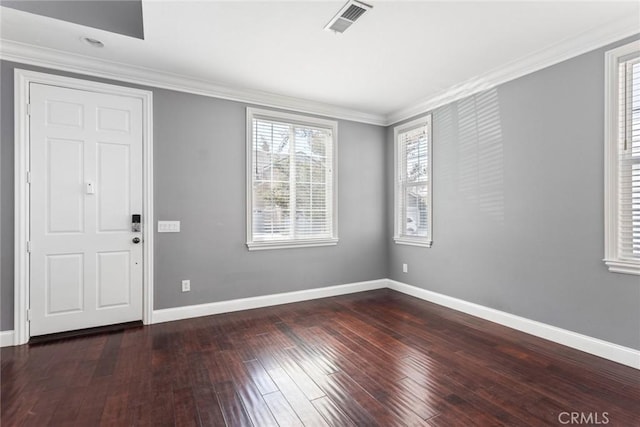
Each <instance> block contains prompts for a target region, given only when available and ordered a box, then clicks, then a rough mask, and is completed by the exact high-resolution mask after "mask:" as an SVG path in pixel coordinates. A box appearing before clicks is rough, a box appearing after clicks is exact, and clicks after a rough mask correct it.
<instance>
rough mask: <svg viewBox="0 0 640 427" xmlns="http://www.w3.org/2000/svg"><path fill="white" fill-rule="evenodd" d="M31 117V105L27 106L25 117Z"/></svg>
mask: <svg viewBox="0 0 640 427" xmlns="http://www.w3.org/2000/svg"><path fill="white" fill-rule="evenodd" d="M30 115H31V104H27V116H30Z"/></svg>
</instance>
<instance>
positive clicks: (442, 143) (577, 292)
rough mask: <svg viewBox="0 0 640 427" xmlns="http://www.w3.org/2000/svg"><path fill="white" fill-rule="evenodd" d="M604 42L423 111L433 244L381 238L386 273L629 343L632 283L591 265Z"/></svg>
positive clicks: (635, 340) (635, 286) (634, 322)
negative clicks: (427, 122)
mask: <svg viewBox="0 0 640 427" xmlns="http://www.w3.org/2000/svg"><path fill="white" fill-rule="evenodd" d="M636 38H637V37H636ZM628 41H630V40H627V42H628ZM618 44H621V43H618ZM611 47H612V46H610V47H608V48H606V49H609V48H611ZM606 49H598V50H596V51H593V52H590V53H587V54H584V55H581V56H579V57H576V58H573V59H570V60H568V61H565V62H562V63H560V64H557V65H555V66H552V67H549V68H546V69H544V70H541V71H538V72H536V73H533V74H530V75H527V76H524V77H522V78H519V79H517V80H514V81H511V82H508V83H505V84H503V85H500V86H498V87H497V88H495V89H492V90H489V91H486V92H484V93H481V94H478V95H475V96H472V97H470V98H466V99H464V100H461V101H458V102H454V103H452V104H449V105H446V106H443V107H441V108H438V109H436V110H435V111H434V112H433V132H434V133H433V162H434V166H433V182H434V184H433V185H434V190H433V219H434V225H433V226H434V230H433V242H434V243H433V247H432V248H415V247H410V246H402V245H397V244H394V243H393V242H392V241H391V235H390V236H389V238H388V241H389V242H390V243H389V251H390V252H389V254H390V259H389V261H390V264H389V267H390V271H389V277H390V278H392V279H395V280H398V281H401V282H405V283H408V284H412V285H415V286H419V287H421V288H424V289H428V290H431V291H435V292H439V293H442V294H445V295H450V296H453V297H456V298H460V299H463V300H466V301H471V302H474V303H478V304H481V305H485V306H488V307H493V308H496V309H498V310H503V311H506V312H508V313H513V314H516V315H519V316H523V317H526V318H529V319H534V320H538V321H541V322H544V323H548V324H550V325H554V326H558V327H560V328H565V329H568V330H572V331H576V332H579V333H582V334H586V335H589V336H593V337H596V338H601V339H604V340H606V341H610V342H614V343H617V344H621V345H625V346H628V347H632V348H636V349H640V278H639V277H638V276H631V275H625V274H616V273H610V272H608V271H607V268H606V266H605V265H604V263H603V262H602V258H603V257H604V249H603V248H604V225H603V224H604V213H603V210H604V208H603V206H604V192H603V188H604V166H603V162H604V158H603V152H604V145H603V135H604V124H603V118H604V52H605V50H606ZM387 140H388V147H387V157H388V159H392V157H393V156H392V154H393V128H392V127H390V128H389V129H388V130H387ZM391 171H392V164H391V161H390V160H388V162H387V177H388V178H387V182H388V187H387V189H388V205H387V206H388V208H389V222H388V230H390V232H392V227H393V225H392V217H393V194H392V187H391V186H390V185H391V184H390V183H391V182H392V179H393V177H392V175H391ZM402 263H407V264H408V266H409V272H408V273H403V272H402Z"/></svg>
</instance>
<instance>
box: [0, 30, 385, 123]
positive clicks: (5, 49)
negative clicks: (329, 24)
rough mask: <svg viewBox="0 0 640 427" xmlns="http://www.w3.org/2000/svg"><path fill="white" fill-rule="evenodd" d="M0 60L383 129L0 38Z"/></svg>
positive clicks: (295, 102)
mask: <svg viewBox="0 0 640 427" xmlns="http://www.w3.org/2000/svg"><path fill="white" fill-rule="evenodd" d="M0 59H3V60H6V61H13V62H19V63H22V64H29V65H35V66H39V67H46V68H50V69H54V70H60V71H66V72H71V73H78V74H84V75H88V76H93V77H100V78H104V79H110V80H116V81H120V82H127V83H134V84H138V85H143V86H150V87H154V88H160V89H169V90H175V91H179V92H186V93H192V94H196V95H203V96H208V97H213V98H221V99H227V100H230V101H238V102H244V103H248V104H255V105H260V106H265V107H271V108H280V109H284V110H293V111H296V112H301V113H307V114H314V115H319V116H327V117H331V118H335V119H343V120H351V121H355V122H361V123H369V124H374V125H379V126H385V125H386V124H387V123H386V118H385V116H384V115H378V114H371V113H366V112H362V111H357V110H352V109H349V108H344V107H339V106H335V105H331V104H325V103H321V102H316V101H310V100H305V99H301V98H295V97H290V96H284V95H277V94H273V93H267V92H261V91H254V90H249V89H238V88H232V87H228V86H225V85H222V84H219V83H215V82H210V81H205V80H202V79H197V78H193V77H188V76H183V75H178V74H173V73H167V72H164V71H159V70H156V69H151V68H144V67H137V66H133V65H129V64H124V63H119V62H114V61H106V60H103V59H98V58H92V57H88V56H84V55H78V54H74V53H69V52H64V51H61V50H56V49H50V48H44V47H40V46H35V45H31V44H25V43H19V42H16V41H13V40H7V39H0Z"/></svg>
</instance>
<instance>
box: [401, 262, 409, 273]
mask: <svg viewBox="0 0 640 427" xmlns="http://www.w3.org/2000/svg"><path fill="white" fill-rule="evenodd" d="M402 272H403V273H408V272H409V264H402Z"/></svg>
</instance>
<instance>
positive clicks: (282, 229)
mask: <svg viewBox="0 0 640 427" xmlns="http://www.w3.org/2000/svg"><path fill="white" fill-rule="evenodd" d="M248 122H249V127H250V133H251V136H250V142H249V144H248V151H249V153H248V154H249V159H250V160H249V161H248V166H249V182H250V188H249V189H248V191H249V192H250V194H249V203H250V206H249V209H250V211H249V218H248V241H247V245H248V246H249V248H250V249H265V248H276V247H291V246H315V245H326V244H335V242H336V241H337V240H336V239H337V236H336V224H335V198H334V196H335V189H334V185H335V179H334V177H335V174H334V154H335V153H334V143H335V137H336V131H337V125H336V123H335V122H329V121H321V120H317V119H312V118H307V117H304V116H294V115H290V114H283V113H276V112H269V111H265V110H260V111H257V110H252V109H249V110H248Z"/></svg>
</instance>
